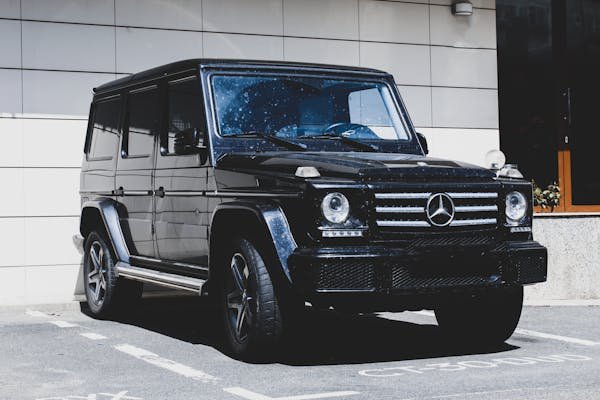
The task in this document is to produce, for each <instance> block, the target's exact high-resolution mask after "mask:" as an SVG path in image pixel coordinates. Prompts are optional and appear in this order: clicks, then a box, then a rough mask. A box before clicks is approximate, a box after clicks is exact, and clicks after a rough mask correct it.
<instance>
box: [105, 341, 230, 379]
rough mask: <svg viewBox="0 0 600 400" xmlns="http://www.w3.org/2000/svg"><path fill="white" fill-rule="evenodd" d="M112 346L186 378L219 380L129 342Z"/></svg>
mask: <svg viewBox="0 0 600 400" xmlns="http://www.w3.org/2000/svg"><path fill="white" fill-rule="evenodd" d="M114 348H115V349H117V350H119V351H120V352H123V353H125V354H129V355H130V356H133V357H135V358H137V359H139V360H142V361H145V362H147V363H148V364H152V365H154V366H157V367H160V368H164V369H166V370H169V371H171V372H175V373H177V374H179V375H183V376H185V377H187V378H192V379H195V380H198V381H202V382H206V383H209V382H210V383H215V382H216V381H218V380H219V378H216V377H214V376H212V375H209V374H207V373H206V372H203V371H199V370H197V369H194V368H192V367H188V366H187V365H183V364H180V363H178V362H175V361H172V360H168V359H166V358H162V357H160V356H159V355H157V354H154V353H152V352H150V351H148V350H144V349H141V348H139V347H135V346H132V345H129V344H120V345H118V346H114Z"/></svg>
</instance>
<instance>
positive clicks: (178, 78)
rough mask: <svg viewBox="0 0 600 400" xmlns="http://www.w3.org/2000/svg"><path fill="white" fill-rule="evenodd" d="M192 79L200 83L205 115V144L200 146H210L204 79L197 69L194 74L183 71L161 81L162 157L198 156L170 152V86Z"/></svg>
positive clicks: (160, 137) (160, 133)
mask: <svg viewBox="0 0 600 400" xmlns="http://www.w3.org/2000/svg"><path fill="white" fill-rule="evenodd" d="M190 80H195V81H196V83H197V84H198V94H199V96H200V98H199V102H200V105H201V110H200V111H201V112H203V113H204V114H205V115H204V124H205V126H204V128H205V129H204V130H205V131H204V140H203V143H204V145H203V146H199V148H200V147H201V148H204V149H207V150H208V148H209V144H208V141H209V136H210V135H209V133H208V121H207V118H206V112H205V110H204V96H203V93H202V86H201V85H202V81H201V79H200V77H199V76H198V74H197V71H195V70H194V73H193V74H190V73H189V71H186V72H185V73H182V74H181V75H171V76H168V77H166V78H165V79H164V81H163V82H162V83H161V86H162V90H161V92H162V93H163V101H162V102H161V105H162V109H163V115H164V118H163V123H161V127H160V131H159V139H158V140H159V143H158V144H159V153H160V156H161V157H190V158H191V157H197V156H198V155H197V154H177V153H169V118H170V114H169V113H170V107H169V88H170V87H171V86H172V85H177V84H180V83H184V82H187V81H190Z"/></svg>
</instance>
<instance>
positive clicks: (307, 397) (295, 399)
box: [223, 387, 359, 400]
mask: <svg viewBox="0 0 600 400" xmlns="http://www.w3.org/2000/svg"><path fill="white" fill-rule="evenodd" d="M223 390H224V391H226V392H227V393H231V394H233V395H235V396H239V397H243V398H245V399H248V400H313V399H330V398H333V397H345V396H353V395H355V394H359V393H358V392H351V391H345V392H327V393H314V394H304V395H299V396H285V397H269V396H265V395H264V394H259V393H255V392H251V391H250V390H247V389H244V388H241V387H230V388H225V389H223Z"/></svg>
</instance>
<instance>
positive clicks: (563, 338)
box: [412, 310, 600, 346]
mask: <svg viewBox="0 0 600 400" xmlns="http://www.w3.org/2000/svg"><path fill="white" fill-rule="evenodd" d="M412 313H413V314H419V315H425V316H427V317H435V314H434V313H433V312H432V311H426V310H422V311H413V312H412ZM515 333H516V334H518V335H523V336H532V337H538V338H543V339H551V340H558V341H561V342H567V343H574V344H580V345H583V346H598V345H600V342H594V341H592V340H587V339H578V338H573V337H569V336H560V335H554V334H551V333H544V332H537V331H532V330H529V329H520V328H517V329H515Z"/></svg>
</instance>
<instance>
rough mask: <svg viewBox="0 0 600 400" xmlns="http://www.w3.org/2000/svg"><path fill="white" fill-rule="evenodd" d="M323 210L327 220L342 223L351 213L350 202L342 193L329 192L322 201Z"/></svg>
mask: <svg viewBox="0 0 600 400" xmlns="http://www.w3.org/2000/svg"><path fill="white" fill-rule="evenodd" d="M321 211H322V212H323V216H324V217H325V219H327V221H329V222H331V223H334V224H341V223H343V222H345V221H346V220H347V219H348V215H350V203H349V202H348V199H347V198H346V196H344V195H343V194H341V193H329V194H328V195H327V196H325V197H324V198H323V201H322V202H321Z"/></svg>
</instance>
